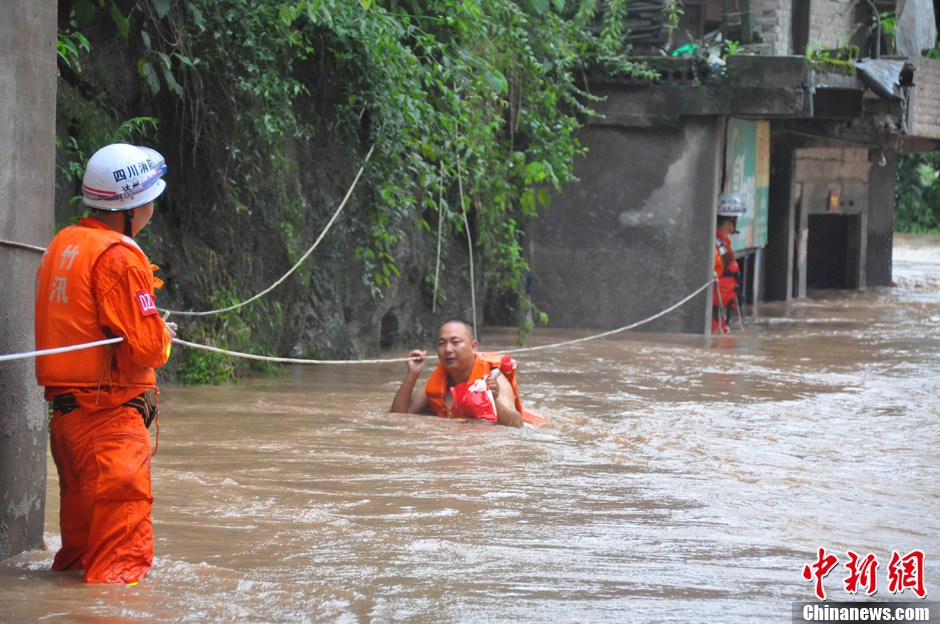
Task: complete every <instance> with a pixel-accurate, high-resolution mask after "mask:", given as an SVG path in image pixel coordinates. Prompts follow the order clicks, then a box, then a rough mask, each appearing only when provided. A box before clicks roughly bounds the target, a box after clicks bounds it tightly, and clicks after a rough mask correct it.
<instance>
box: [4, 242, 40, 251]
mask: <svg viewBox="0 0 940 624" xmlns="http://www.w3.org/2000/svg"><path fill="white" fill-rule="evenodd" d="M0 245H7V246H8V247H19V248H20V249H28V250H30V251H38V252H39V253H45V251H46V248H45V247H37V246H36V245H29V244H27V243H17V242H16V241H8V240H3V239H0Z"/></svg>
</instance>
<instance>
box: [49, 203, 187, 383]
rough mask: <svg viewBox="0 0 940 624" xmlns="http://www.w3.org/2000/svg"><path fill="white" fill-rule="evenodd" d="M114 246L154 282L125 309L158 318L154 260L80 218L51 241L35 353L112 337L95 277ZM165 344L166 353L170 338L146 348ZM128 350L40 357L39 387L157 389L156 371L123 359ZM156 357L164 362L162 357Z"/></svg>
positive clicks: (126, 239)
mask: <svg viewBox="0 0 940 624" xmlns="http://www.w3.org/2000/svg"><path fill="white" fill-rule="evenodd" d="M115 245H120V246H121V247H123V248H124V249H126V250H127V251H129V252H130V253H132V254H133V255H134V256H136V260H138V261H139V263H140V265H141V268H142V270H144V271H145V272H146V273H147V274H148V275H149V277H150V285H149V286H150V287H149V289H147V290H142V291H140V292H138V293H136V294H134V293H130V294H129V297H128V301H126V303H125V304H124V305H127V306H136V307H137V309H136V312H135V313H136V314H141V315H143V316H151V315H157V309H156V305H155V300H154V293H153V284H154V283H156V281H155V280H156V278H154V276H153V269H152V267H151V265H150V261H149V260H148V259H147V256H146V255H144V252H143V251H142V250H141V249H140V247H138V246H137V243H135V242H134V241H133V240H132V239H131V238H129V237H127V236H123V235H122V234H120V233H119V232H115V231H114V230H112V229H111V228H108V227H107V226H104V225H102V224H99V223H98V222H97V221H94V220H92V219H82V220H81V221H80V222H79V224H78V225H72V226H69V227H67V228H65V229H64V230H62V231H61V232H59V234H58V235H56V237H55V238H53V239H52V242H51V243H50V244H49V247H48V249H47V250H46V253H45V254H44V255H43V257H42V261H41V263H40V265H39V269H38V271H37V273H36V313H35V314H36V316H35V330H36V331H35V335H36V348H37V349H40V350H42V349H53V348H56V347H66V346H71V345H77V344H82V343H87V342H95V341H98V340H105V339H107V338H112V337H114V336H110V335H107V334H106V333H105V331H104V328H103V327H102V326H101V322H100V319H99V304H98V301H97V300H96V296H95V290H94V284H93V274H94V269H95V265H96V263H97V262H98V260H99V259H100V258H101V256H102V254H104V253H105V252H106V251H107V250H108V249H110V248H111V247H113V246H115ZM135 264H136V263H135ZM149 327H150V329H151V330H152V331H154V332H156V331H162V332H164V333H165V332H166V329H165V327H164V326H163V325H162V323H161V325H160V326H159V327H157V326H155V325H152V324H151V325H150V326H149ZM135 339H136V337H135V336H125V337H124V340H125V342H127V341H134V340H135ZM161 339H162V340H163V347H162V348H163V349H164V350H166V348H167V346H168V344H169V335H167V336H166V337H165V339H164V338H163V337H162V336H161V337H159V338H158V339H156V340H154V339H153V337H150V340H149V341H148V344H157V345H159V344H160V342H161ZM121 347H124V348H123V349H122V348H121ZM128 349H129V345H125V344H124V343H118V344H117V345H105V346H101V347H92V348H89V349H83V350H81V351H72V352H67V353H59V354H55V355H44V356H40V357H38V358H37V359H36V379H37V381H38V382H39V385H41V386H46V387H68V388H83V387H99V388H101V387H108V386H118V387H143V388H148V387H153V386H154V385H155V384H156V374H155V373H154V370H153V368H151V367H147V366H141V365H139V364H136V363H134V362H133V361H131V360H130V358H129V357H127V356H126V355H123V353H125V352H127V351H128ZM167 354H168V353H167ZM155 357H156V358H157V359H160V356H159V354H157V355H156V356H155ZM165 361H166V358H165V357H164V358H163V362H165Z"/></svg>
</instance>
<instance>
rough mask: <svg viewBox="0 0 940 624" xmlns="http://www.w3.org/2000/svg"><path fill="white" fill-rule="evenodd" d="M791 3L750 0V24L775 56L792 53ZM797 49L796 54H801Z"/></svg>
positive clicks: (778, 0)
mask: <svg viewBox="0 0 940 624" xmlns="http://www.w3.org/2000/svg"><path fill="white" fill-rule="evenodd" d="M792 18H793V10H792V5H791V3H790V2H789V1H782V0H751V25H752V27H753V28H754V30H756V31H757V32H758V33H760V38H761V40H762V41H763V42H765V43H768V44H770V46H771V52H772V54H773V55H775V56H787V55H788V54H794V51H793V50H792V48H793V45H792V43H791V42H790V28H791V22H792ZM802 53H803V51H802V50H799V51H797V52H796V54H802Z"/></svg>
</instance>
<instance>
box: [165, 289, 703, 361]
mask: <svg viewBox="0 0 940 624" xmlns="http://www.w3.org/2000/svg"><path fill="white" fill-rule="evenodd" d="M711 282H712V280H708V281H707V282H705V284H704V285H702V286H701V287H699V288H698V289H696V290H695V292H693V293H692V294H690V295H689V296H687V297H685V298H684V299H682V300H681V301H679V302H678V303H675V304H673V305H671V306H669V307H668V308H666V309H665V310H663V311H661V312H658V313H656V314H654V315H653V316H650V317H649V318H645V319H643V320H642V321H637V322H636V323H632V324H630V325H625V326H624V327H620V328H618V329H612V330H610V331H606V332H603V333H600V334H595V335H593V336H585V337H583V338H576V339H574V340H566V341H563V342H555V343H552V344H547V345H539V346H537V347H524V348H520V349H497V350H498V351H507V352H510V351H511V352H512V353H513V354H514V355H515V354H517V353H528V352H532V351H544V350H546V349H555V348H558V347H566V346H568V345H573V344H577V343H579V342H587V341H588V340H595V339H597V338H604V337H605V336H612V335H613V334H617V333H620V332H623V331H626V330H628V329H633V328H634V327H639V326H640V325H644V324H646V323H649V322H651V321H655V320H656V319H658V318H659V317H661V316H663V315H665V314H668V313H670V312H672V311H673V310H675V309H676V308H678V307H679V306H681V305H683V304H685V303H687V302H688V301H689V300H691V299H692V298H693V297H695V296H696V295H697V294H699V293H700V292H702V291H703V290H705V289H706V288H708V285H709V284H711ZM173 342H175V343H178V344H181V345H184V346H186V347H192V348H194V349H202V350H204V351H211V352H213V353H220V354H222V355H229V356H232V357H241V358H246V359H249V360H260V361H262V362H272V363H276V364H346V365H348V364H391V363H395V362H409V361H411V359H412V358H410V357H401V358H385V359H374V360H306V359H302V358H282V357H271V356H267V355H255V354H253V353H241V352H238V351H229V350H228V349H220V348H218V347H209V346H206V345H200V344H196V343H193V342H187V341H185V340H180V339H179V338H174V339H173ZM427 358H428V359H429V360H432V359H436V358H437V356H436V355H433V354H432V355H428V356H427Z"/></svg>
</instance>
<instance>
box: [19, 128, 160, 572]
mask: <svg viewBox="0 0 940 624" xmlns="http://www.w3.org/2000/svg"><path fill="white" fill-rule="evenodd" d="M165 172H166V164H165V161H164V160H163V157H162V156H160V154H158V153H157V152H155V151H154V150H152V149H149V148H145V147H136V146H133V145H127V144H123V143H117V144H113V145H108V146H106V147H103V148H101V149H100V150H98V151H97V152H96V153H95V154H94V155H93V156H92V157H91V159H90V160H89V161H88V166H87V167H86V169H85V176H84V179H83V185H82V195H83V198H84V203H85V205H86V206H87V207H88V208H89V209H90V210H91V216H89V217H85V218H82V219H81V220H80V221H79V222H78V223H77V224H76V225H71V226H69V227H66V228H65V229H63V230H62V231H61V232H59V233H58V234H57V235H56V236H55V238H53V239H52V242H51V243H50V244H49V247H48V249H47V250H46V253H45V254H44V255H43V258H42V262H41V263H40V266H39V269H38V271H37V275H36V332H35V333H36V347H37V349H52V348H56V347H64V346H71V345H78V344H84V343H89V342H95V341H99V340H105V339H108V338H114V337H121V338H123V340H122V341H121V342H118V343H116V344H109V345H105V346H99V347H92V348H88V349H84V350H80V351H71V352H67V353H60V354H55V355H45V356H40V357H38V358H37V360H36V378H37V380H38V382H39V385H41V386H44V387H45V396H46V399H47V400H48V401H51V402H52V406H53V417H52V420H51V421H50V425H49V426H50V433H51V436H50V445H51V447H52V457H53V459H54V461H55V465H56V469H57V471H58V474H59V494H60V501H61V509H60V512H59V524H60V529H61V532H62V547H61V549H59V551H58V552H57V553H56V555H55V559H54V561H53V563H52V569H53V570H84V571H85V576H84V579H85V580H86V581H88V582H91V583H136V582H137V581H139V580H140V579H141V578H142V577H143V576H144V575H145V574H146V573H147V571H148V570H149V569H150V566H151V564H152V562H153V523H152V520H151V516H150V509H151V504H152V502H153V497H152V495H151V490H150V435H149V434H148V432H147V427H148V426H149V425H150V421H151V420H152V419H153V418H154V417H155V416H156V411H157V410H156V393H157V389H156V375H155V373H154V368H155V367H159V366H162V365H163V364H165V363H166V361H167V359H168V358H169V355H170V344H171V340H172V338H173V336H175V332H174V331H173V329H172V328H170V327H168V326H167V324H166V323H164V321H163V319H162V318H161V317H160V315H159V314H158V313H157V308H156V305H155V301H154V289H155V288H158V287H159V286H161V285H162V282H161V280H159V279H158V278H156V277H154V274H153V270H154V269H155V268H156V267H153V266H152V265H151V264H150V261H149V260H148V259H147V256H146V255H144V252H143V251H141V249H140V247H138V246H137V243H135V242H134V241H133V237H134V236H135V235H136V234H137V233H138V232H139V231H140V230H141V229H142V228H143V227H144V226H145V225H146V224H147V222H148V221H149V220H150V217H151V216H152V215H153V202H154V200H155V199H156V198H157V197H158V196H159V195H160V194H161V193H162V192H163V190H164V189H165V188H166V183H165V182H164V181H163V180H162V179H161V177H162V176H163V174H164V173H165Z"/></svg>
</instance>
